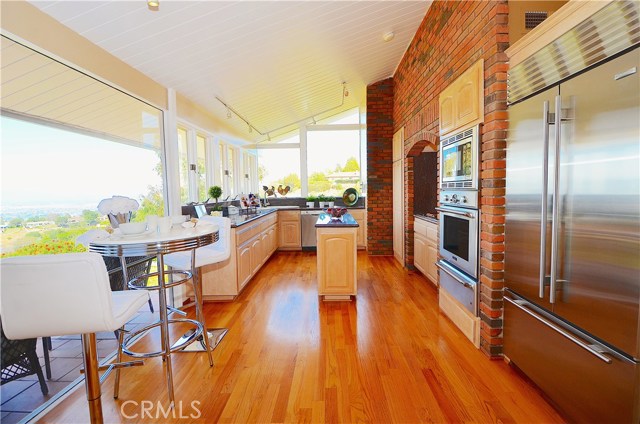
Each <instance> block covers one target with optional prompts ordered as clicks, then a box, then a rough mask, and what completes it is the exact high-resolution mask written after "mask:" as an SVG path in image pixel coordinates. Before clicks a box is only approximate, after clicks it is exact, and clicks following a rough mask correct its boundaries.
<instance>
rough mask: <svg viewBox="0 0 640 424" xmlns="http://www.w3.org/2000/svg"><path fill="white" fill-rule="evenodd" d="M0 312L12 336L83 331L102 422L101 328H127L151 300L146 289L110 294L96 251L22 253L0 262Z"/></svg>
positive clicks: (91, 397)
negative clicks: (131, 320)
mask: <svg viewBox="0 0 640 424" xmlns="http://www.w3.org/2000/svg"><path fill="white" fill-rule="evenodd" d="M0 272H1V277H2V278H1V280H0V314H1V315H2V325H3V329H4V332H5V334H6V335H7V337H8V338H10V339H26V338H32V337H49V336H64V335H72V334H81V335H82V347H83V357H84V369H85V387H86V391H87V401H88V402H89V415H90V417H91V422H92V423H102V422H103V417H102V403H101V401H100V394H101V393H100V383H101V380H103V379H104V378H106V377H107V375H108V374H109V373H110V372H111V371H112V370H113V369H115V368H120V367H124V366H132V365H142V361H133V362H127V363H122V364H110V365H109V366H107V367H105V368H106V369H107V371H106V373H105V374H104V375H103V376H102V379H101V378H100V377H99V375H98V371H99V368H100V367H99V366H98V352H97V346H96V335H95V333H97V332H103V331H106V332H113V331H115V330H117V329H121V331H124V325H125V324H126V323H127V321H129V320H130V319H131V318H133V316H134V315H135V314H136V312H137V311H138V310H139V309H140V308H141V307H142V306H143V305H145V304H146V303H147V301H148V300H149V294H148V293H147V292H145V291H137V290H132V291H120V292H112V291H111V287H110V285H109V276H108V274H107V268H106V266H105V264H104V261H103V260H102V257H101V256H100V255H99V254H97V253H67V254H58V255H41V256H19V257H11V258H5V259H2V260H0Z"/></svg>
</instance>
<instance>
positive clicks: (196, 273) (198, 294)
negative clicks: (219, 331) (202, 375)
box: [192, 249, 213, 367]
mask: <svg viewBox="0 0 640 424" xmlns="http://www.w3.org/2000/svg"><path fill="white" fill-rule="evenodd" d="M193 251H194V252H195V249H194V250H193ZM193 262H194V261H193V259H192V264H193ZM201 278H202V275H201V274H200V269H196V268H193V279H192V281H193V294H194V297H195V298H196V318H197V320H198V321H200V323H201V324H202V328H203V330H202V339H203V340H204V348H205V349H206V350H207V355H208V356H209V366H211V367H212V366H213V354H212V353H211V350H212V349H211V346H210V345H209V331H208V329H207V323H206V321H205V319H204V313H203V311H202V306H203V305H202V284H201V283H202V280H201Z"/></svg>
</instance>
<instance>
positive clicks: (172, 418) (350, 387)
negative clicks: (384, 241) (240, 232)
mask: <svg viewBox="0 0 640 424" xmlns="http://www.w3.org/2000/svg"><path fill="white" fill-rule="evenodd" d="M315 276H316V256H315V254H313V253H303V252H297V253H289V252H286V253H285V252H279V253H276V254H275V255H274V256H272V258H271V259H270V260H269V262H268V263H267V264H266V265H265V266H264V267H263V268H262V270H261V271H260V272H259V273H258V275H256V277H254V279H253V280H252V281H251V282H250V283H249V285H248V286H247V288H246V289H245V291H244V292H243V293H242V294H241V295H240V297H239V298H238V299H237V300H236V301H235V302H229V303H210V304H207V305H206V306H205V312H206V318H207V322H208V324H209V326H225V327H229V334H228V335H227V336H226V337H225V339H224V340H223V341H222V343H221V344H220V346H219V347H218V348H217V349H216V350H215V353H214V361H215V365H214V367H213V368H210V367H209V365H208V362H207V359H206V355H205V354H202V353H197V354H194V353H181V354H174V355H173V370H174V380H175V392H176V403H177V407H176V409H174V410H173V411H172V412H169V413H168V417H167V414H166V412H165V410H167V407H168V400H167V392H166V386H165V378H164V370H163V363H162V361H161V360H160V359H159V358H153V359H150V360H147V361H146V363H145V366H143V367H137V368H131V369H126V370H124V371H123V372H122V380H121V389H120V398H119V399H118V400H114V399H113V397H112V394H111V393H112V387H113V377H110V378H109V379H108V380H107V382H106V383H105V384H104V385H103V395H102V402H103V410H104V415H105V422H108V423H117V422H127V423H129V422H143V423H156V422H157V423H167V422H169V423H182V422H192V423H212V422H222V423H244V422H256V423H280V422H328V423H351V422H370V423H390V422H402V423H418V422H435V423H462V422H465V423H543V422H544V423H559V422H563V419H562V417H561V416H559V415H558V413H557V412H556V411H555V410H554V409H553V408H552V407H551V406H550V405H549V404H548V403H546V402H545V401H544V400H543V398H542V397H541V395H540V393H539V392H538V391H537V390H536V389H535V388H534V387H532V386H531V385H530V383H528V382H527V381H525V379H523V378H522V377H521V376H520V375H519V374H518V373H517V372H516V371H514V370H512V369H511V368H510V367H509V366H508V365H507V364H505V363H504V362H503V361H499V360H498V361H492V360H489V359H488V358H487V357H486V356H485V355H484V354H483V353H481V352H480V351H478V350H477V349H475V348H474V347H473V346H472V345H471V343H470V342H469V341H468V340H467V339H466V338H465V337H464V336H463V335H462V334H461V333H460V332H459V331H458V330H457V329H456V328H455V327H454V325H453V324H452V323H451V322H450V321H449V320H448V319H447V318H446V317H445V316H444V315H442V314H441V313H440V312H439V309H438V297H437V296H438V295H437V291H436V289H435V288H434V287H433V286H432V284H431V283H429V282H428V281H427V280H426V279H425V278H424V277H423V276H421V275H419V274H417V273H414V272H409V271H406V270H403V269H402V268H401V267H400V266H399V265H398V264H397V262H396V261H395V260H394V259H393V258H390V257H369V256H367V255H366V253H364V252H360V253H359V254H358V297H357V300H355V301H352V302H322V301H319V299H318V296H317V289H316V278H315ZM180 332H181V331H178V329H176V331H175V336H174V338H177V336H178V334H180ZM147 339H148V340H147ZM158 340H159V337H158V335H156V334H152V335H150V336H149V337H147V338H145V340H143V341H142V342H140V344H139V348H138V347H137V348H136V349H140V350H145V349H149V348H154V349H155V346H158V345H159V342H158ZM142 401H147V406H149V405H151V404H153V405H154V406H153V408H150V409H147V410H146V411H145V410H142V409H141V407H140V405H141V402H142ZM192 402H196V403H193V404H192ZM158 403H159V404H160V406H161V408H158V407H157V404H158ZM41 422H47V423H48V422H51V423H84V422H88V412H87V407H86V401H85V394H84V389H83V388H81V389H80V390H78V391H77V392H76V393H74V395H72V396H71V397H70V398H68V399H66V400H65V401H63V402H62V403H61V404H60V405H59V406H58V407H56V409H55V410H53V411H52V412H50V413H49V414H48V415H46V416H45V417H44V418H43V419H42V420H41Z"/></svg>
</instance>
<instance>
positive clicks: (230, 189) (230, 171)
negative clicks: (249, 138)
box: [225, 146, 236, 195]
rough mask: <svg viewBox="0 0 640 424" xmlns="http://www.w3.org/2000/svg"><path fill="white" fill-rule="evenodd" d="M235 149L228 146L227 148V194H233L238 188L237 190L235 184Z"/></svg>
mask: <svg viewBox="0 0 640 424" xmlns="http://www.w3.org/2000/svg"><path fill="white" fill-rule="evenodd" d="M235 153H236V152H235V149H234V148H233V147H230V146H229V147H228V148H227V166H226V169H225V173H226V174H227V184H226V189H227V195H233V194H234V193H235V192H236V190H235V186H234V182H235V180H234V178H235V169H234V168H233V166H234V165H235V156H236V154H235Z"/></svg>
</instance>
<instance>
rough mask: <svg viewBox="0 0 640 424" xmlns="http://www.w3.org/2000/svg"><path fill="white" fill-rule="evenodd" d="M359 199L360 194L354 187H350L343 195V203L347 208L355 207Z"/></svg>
mask: <svg viewBox="0 0 640 424" xmlns="http://www.w3.org/2000/svg"><path fill="white" fill-rule="evenodd" d="M358 197H359V196H358V192H357V191H356V189H355V188H353V187H349V188H348V189H346V190H345V191H344V193H342V201H343V202H344V204H345V205H347V206H353V205H355V204H356V203H358Z"/></svg>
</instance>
